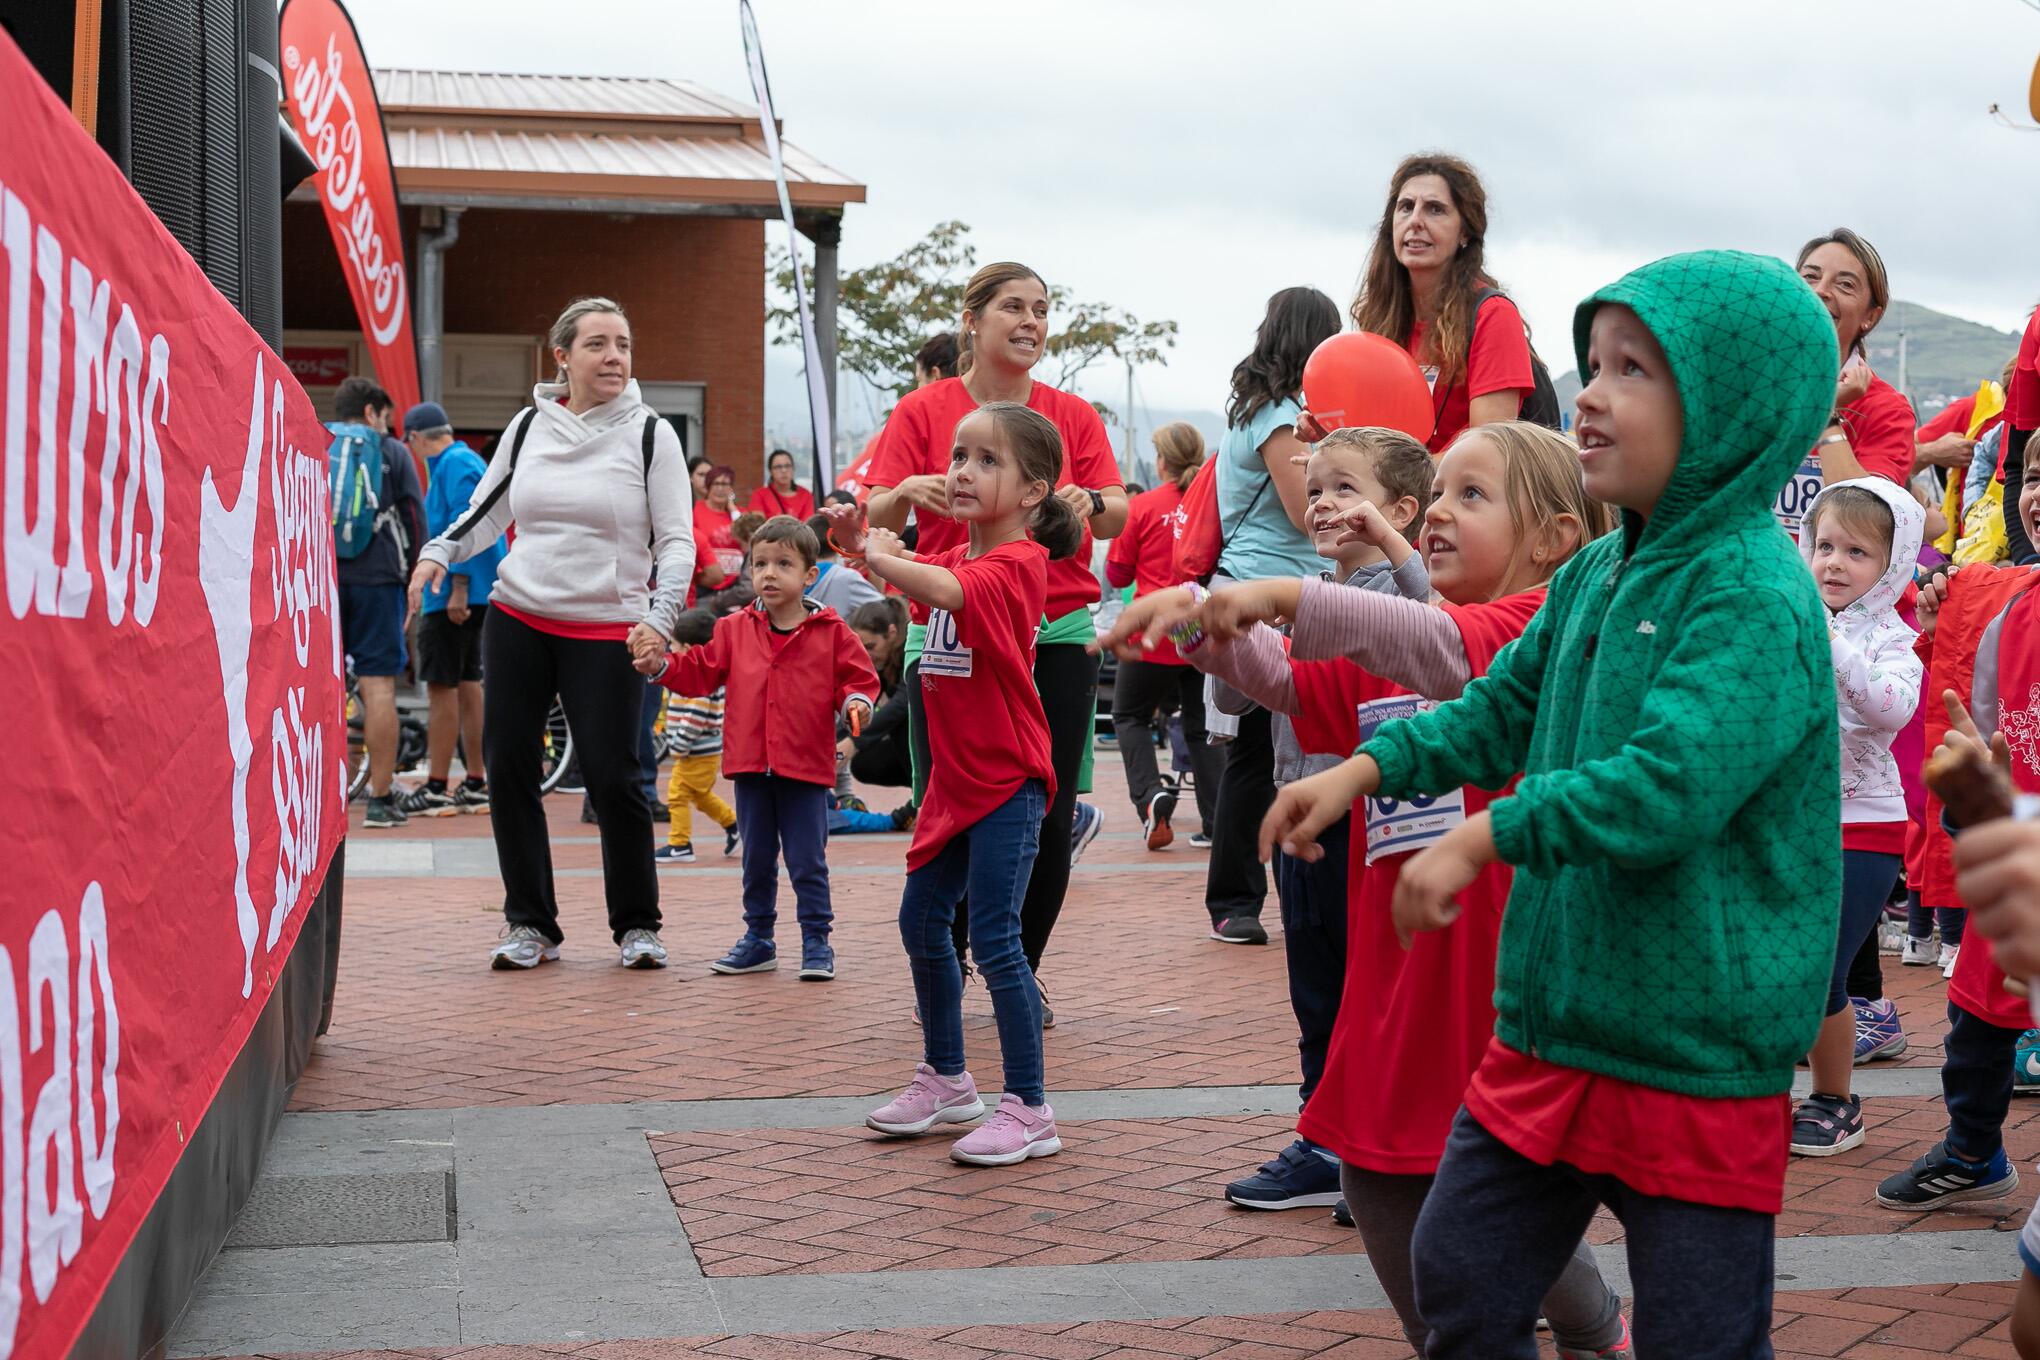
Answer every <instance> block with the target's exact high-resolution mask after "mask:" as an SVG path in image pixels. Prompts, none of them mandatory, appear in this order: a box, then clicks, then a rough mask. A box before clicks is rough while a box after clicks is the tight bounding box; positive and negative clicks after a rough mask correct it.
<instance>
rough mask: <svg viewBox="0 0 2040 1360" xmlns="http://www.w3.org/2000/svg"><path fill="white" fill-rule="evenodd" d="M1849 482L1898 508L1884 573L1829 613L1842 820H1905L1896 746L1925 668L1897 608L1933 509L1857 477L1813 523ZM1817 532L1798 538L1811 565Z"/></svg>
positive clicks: (1889, 485)
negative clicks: (1838, 726) (1838, 714)
mask: <svg viewBox="0 0 2040 1360" xmlns="http://www.w3.org/2000/svg"><path fill="white" fill-rule="evenodd" d="M1845 486H1853V487H1858V488H1860V489H1862V490H1864V491H1868V492H1871V493H1872V494H1874V495H1876V496H1877V497H1878V499H1880V500H1882V501H1883V502H1884V503H1885V504H1886V505H1887V506H1889V507H1891V519H1892V525H1893V529H1892V534H1891V561H1890V562H1889V563H1888V564H1887V565H1886V566H1885V568H1884V574H1883V575H1882V576H1879V577H1878V578H1877V582H1876V584H1875V585H1873V586H1871V587H1870V589H1869V590H1867V591H1865V592H1864V594H1863V597H1862V598H1861V599H1859V600H1856V601H1854V602H1853V603H1850V604H1847V605H1844V606H1842V608H1841V609H1839V610H1837V611H1835V612H1834V613H1832V614H1830V615H1829V616H1828V640H1829V643H1830V644H1831V646H1832V648H1833V652H1834V663H1835V692H1836V693H1837V695H1838V696H1839V697H1840V700H1841V719H1842V822H1843V824H1844V825H1850V824H1855V823H1861V822H1902V821H1905V820H1906V807H1905V788H1904V785H1903V784H1901V783H1900V781H1899V774H1898V762H1897V761H1896V760H1894V759H1892V756H1891V743H1892V739H1893V738H1894V737H1896V736H1897V735H1898V731H1899V729H1900V728H1902V727H1904V726H1905V725H1906V724H1907V723H1908V722H1911V721H1912V716H1913V710H1914V709H1916V708H1918V707H1919V702H1920V684H1921V682H1922V680H1923V679H1924V678H1925V674H1926V668H1925V667H1924V666H1923V665H1921V664H1920V659H1919V657H1918V656H1917V655H1915V654H1914V652H1913V639H1914V637H1915V636H1916V634H1915V633H1914V632H1913V630H1912V629H1911V628H1909V627H1907V626H1906V623H1905V621H1904V620H1903V619H1901V618H1899V616H1898V611H1897V609H1896V606H1897V604H1898V599H1899V596H1901V595H1903V594H1904V593H1905V587H1906V583H1907V582H1908V581H1910V580H1912V577H1913V570H1914V568H1915V567H1916V566H1917V565H1918V561H1919V555H1920V533H1921V530H1922V529H1923V528H1924V526H1925V525H1926V522H1927V512H1926V511H1924V510H1922V509H1921V508H1920V503H1919V502H1918V501H1916V500H1914V499H1913V498H1912V494H1911V493H1910V492H1908V491H1907V490H1906V489H1905V488H1904V487H1902V486H1899V485H1898V484H1897V483H1896V482H1891V481H1887V480H1886V479H1884V478H1882V477H1858V478H1854V479H1852V480H1850V481H1846V482H1836V483H1835V484H1834V485H1833V486H1830V487H1826V488H1824V489H1823V490H1822V491H1821V493H1820V494H1819V495H1818V496H1816V497H1814V499H1813V503H1812V505H1810V506H1808V507H1807V516H1806V519H1807V522H1808V523H1809V524H1810V523H1812V521H1813V510H1814V508H1815V507H1817V506H1819V505H1820V503H1821V502H1822V501H1824V500H1826V499H1827V498H1828V497H1829V496H1831V495H1833V494H1834V493H1835V491H1836V490H1837V489H1838V488H1841V487H1845ZM1815 537H1816V535H1814V534H1813V533H1811V532H1807V533H1802V534H1800V536H1799V552H1800V555H1801V556H1802V557H1804V558H1805V559H1806V560H1807V563H1808V565H1809V566H1810V565H1811V564H1812V562H1813V548H1814V539H1815Z"/></svg>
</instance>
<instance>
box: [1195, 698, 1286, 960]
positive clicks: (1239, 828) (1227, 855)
mask: <svg viewBox="0 0 2040 1360" xmlns="http://www.w3.org/2000/svg"><path fill="white" fill-rule="evenodd" d="M1270 723H1271V719H1270V717H1269V714H1268V710H1267V709H1265V708H1254V709H1250V710H1249V711H1248V712H1246V713H1244V714H1242V715H1241V716H1240V730H1239V733H1238V734H1237V735H1236V736H1234V737H1233V739H1232V741H1230V742H1229V743H1227V745H1226V748H1225V772H1224V773H1223V774H1222V775H1220V776H1219V781H1218V807H1217V810H1216V811H1215V812H1214V813H1213V814H1212V820H1213V825H1212V828H1211V861H1210V863H1209V864H1208V865H1206V867H1205V872H1204V909H1205V910H1206V911H1208V912H1210V913H1211V920H1212V923H1213V924H1214V925H1216V924H1217V923H1218V922H1220V921H1223V920H1225V919H1226V918H1228V917H1232V916H1251V917H1253V918H1255V919H1256V920H1259V919H1260V916H1261V906H1262V904H1263V903H1265V902H1266V901H1267V900H1268V871H1267V870H1266V869H1265V868H1264V867H1263V866H1262V864H1261V846H1260V840H1261V819H1262V818H1263V817H1266V816H1267V815H1268V805H1269V804H1270V803H1273V802H1274V801H1275V737H1274V733H1273V732H1272V730H1271V728H1270Z"/></svg>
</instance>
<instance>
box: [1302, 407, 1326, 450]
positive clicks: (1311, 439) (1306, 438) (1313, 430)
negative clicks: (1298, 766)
mask: <svg viewBox="0 0 2040 1360" xmlns="http://www.w3.org/2000/svg"><path fill="white" fill-rule="evenodd" d="M1295 429H1296V437H1297V438H1298V439H1301V440H1302V441H1303V442H1304V443H1306V444H1315V443H1317V442H1318V440H1320V439H1323V438H1324V437H1325V427H1324V426H1322V425H1320V424H1318V423H1317V417H1316V416H1314V415H1312V414H1311V413H1310V412H1308V411H1298V412H1297V413H1296V426H1295Z"/></svg>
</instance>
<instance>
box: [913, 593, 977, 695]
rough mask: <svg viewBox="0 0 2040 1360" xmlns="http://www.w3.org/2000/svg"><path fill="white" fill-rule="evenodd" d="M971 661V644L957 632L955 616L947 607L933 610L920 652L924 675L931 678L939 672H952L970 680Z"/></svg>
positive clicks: (956, 675)
mask: <svg viewBox="0 0 2040 1360" xmlns="http://www.w3.org/2000/svg"><path fill="white" fill-rule="evenodd" d="M970 662H971V658H970V648H968V647H966V646H964V645H963V643H962V642H961V641H960V640H959V639H958V638H957V636H956V616H955V615H954V614H952V613H950V612H949V611H948V610H946V609H936V610H932V611H930V612H929V615H928V640H927V643H926V646H925V647H924V649H923V650H922V652H921V678H922V679H923V680H931V679H934V678H935V677H937V676H950V677H952V678H955V679H959V680H968V679H969V678H970Z"/></svg>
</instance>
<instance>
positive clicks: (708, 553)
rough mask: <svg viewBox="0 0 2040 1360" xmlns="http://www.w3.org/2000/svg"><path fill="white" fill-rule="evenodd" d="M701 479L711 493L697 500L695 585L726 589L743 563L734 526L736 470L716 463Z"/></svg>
mask: <svg viewBox="0 0 2040 1360" xmlns="http://www.w3.org/2000/svg"><path fill="white" fill-rule="evenodd" d="M702 480H703V481H704V482H706V483H707V486H708V496H707V498H706V499H705V500H698V501H696V502H695V503H694V551H695V568H694V586H695V589H696V590H698V591H704V592H706V591H717V590H725V589H728V588H729V587H730V586H733V585H735V584H736V583H737V574H738V573H739V572H740V571H741V570H743V566H744V546H743V544H741V543H739V542H737V535H736V532H735V529H734V527H733V526H734V525H735V524H736V522H737V506H736V500H735V493H736V487H737V474H736V473H735V472H734V471H732V470H731V469H729V468H728V467H725V466H723V465H721V464H717V465H716V466H714V467H711V468H710V469H709V470H708V471H707V472H706V473H705V474H703V478H702ZM704 603H706V602H704Z"/></svg>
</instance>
